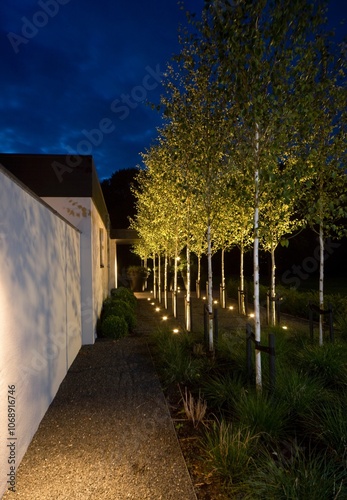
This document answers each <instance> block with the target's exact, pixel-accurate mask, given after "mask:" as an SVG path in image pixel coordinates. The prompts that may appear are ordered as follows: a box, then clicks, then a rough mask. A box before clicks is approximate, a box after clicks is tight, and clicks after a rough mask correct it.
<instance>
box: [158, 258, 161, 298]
mask: <svg viewBox="0 0 347 500" xmlns="http://www.w3.org/2000/svg"><path fill="white" fill-rule="evenodd" d="M158 302H159V304H161V257H160V253H159V254H158Z"/></svg>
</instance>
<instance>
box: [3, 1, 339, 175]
mask: <svg viewBox="0 0 347 500" xmlns="http://www.w3.org/2000/svg"><path fill="white" fill-rule="evenodd" d="M203 3H204V2H203V0H186V1H185V5H186V7H187V9H189V10H191V11H195V12H199V11H200V10H201V8H202V6H203ZM329 4H330V13H329V20H330V24H331V25H332V26H337V25H338V23H339V21H340V20H341V19H342V18H347V2H346V0H330V2H329ZM180 23H183V24H186V18H185V14H184V12H183V11H181V10H180V9H179V7H178V5H177V2H176V0H148V1H143V0H131V1H120V0H119V1H108V0H99V1H97V0H38V1H33V0H0V55H1V66H0V68H1V76H0V152H4V153H55V154H74V153H77V154H92V155H93V157H94V161H95V164H96V167H97V169H98V173H99V177H100V179H103V178H107V177H110V176H111V174H112V173H113V172H114V171H115V170H119V169H123V168H132V167H134V166H136V165H137V164H139V163H140V162H141V158H140V156H139V153H140V152H143V151H144V150H145V148H148V147H149V146H150V144H151V141H152V140H153V138H155V137H156V135H157V132H156V127H157V126H158V125H159V124H160V117H159V114H158V113H157V112H156V111H154V110H152V109H151V108H150V107H149V106H148V105H147V104H146V101H151V102H155V103H158V102H159V96H160V93H161V92H162V86H161V83H160V81H161V78H162V73H163V72H164V70H165V66H166V64H167V62H168V61H169V60H170V58H171V56H172V55H173V54H177V53H178V52H179V44H178V26H179V24H180ZM346 30H347V28H346V27H338V31H337V38H338V39H339V40H341V39H342V38H343V36H344V35H345V34H346Z"/></svg>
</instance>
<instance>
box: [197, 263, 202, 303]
mask: <svg viewBox="0 0 347 500" xmlns="http://www.w3.org/2000/svg"><path fill="white" fill-rule="evenodd" d="M200 277H201V256H200V255H198V279H197V286H196V298H197V299H200Z"/></svg>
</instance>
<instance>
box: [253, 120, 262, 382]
mask: <svg viewBox="0 0 347 500" xmlns="http://www.w3.org/2000/svg"><path fill="white" fill-rule="evenodd" d="M255 153H256V161H257V162H258V154H259V126H258V124H256V132H255ZM254 187H255V200H254V201H255V203H254V205H255V207H254V208H255V209H254V249H253V268H254V335H255V340H256V342H260V341H261V329H260V303H259V168H258V166H257V168H256V170H255V173H254ZM255 383H256V388H257V390H260V391H261V389H262V375H261V352H260V351H258V350H256V351H255Z"/></svg>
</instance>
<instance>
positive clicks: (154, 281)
mask: <svg viewBox="0 0 347 500" xmlns="http://www.w3.org/2000/svg"><path fill="white" fill-rule="evenodd" d="M153 298H154V299H156V298H157V268H156V266H155V253H154V254H153Z"/></svg>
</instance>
